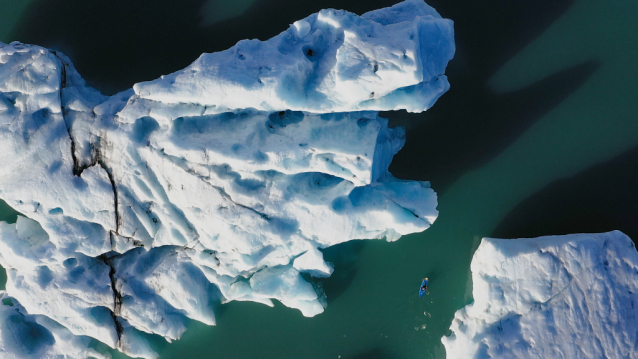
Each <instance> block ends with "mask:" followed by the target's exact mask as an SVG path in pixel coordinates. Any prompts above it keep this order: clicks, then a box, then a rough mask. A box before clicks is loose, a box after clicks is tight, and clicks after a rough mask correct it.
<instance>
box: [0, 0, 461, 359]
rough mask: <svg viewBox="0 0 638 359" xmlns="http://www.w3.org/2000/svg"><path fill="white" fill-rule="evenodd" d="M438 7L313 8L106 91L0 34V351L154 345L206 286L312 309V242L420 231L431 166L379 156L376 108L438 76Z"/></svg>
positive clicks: (406, 103)
mask: <svg viewBox="0 0 638 359" xmlns="http://www.w3.org/2000/svg"><path fill="white" fill-rule="evenodd" d="M453 55H454V39H453V24H452V22H451V21H450V20H446V19H442V18H441V16H439V14H438V13H437V12H436V11H435V10H434V9H432V8H431V7H429V6H428V5H426V4H425V3H424V2H422V1H420V0H408V1H405V2H402V3H399V4H397V5H395V6H393V7H391V8H386V9H381V10H376V11H372V12H369V13H366V14H364V15H362V16H357V15H355V14H352V13H349V12H346V11H340V10H322V11H320V12H319V13H317V14H314V15H311V16H309V17H307V18H305V19H303V20H299V21H297V22H295V23H294V24H292V25H291V26H290V28H289V29H288V30H286V31H284V32H283V33H281V34H280V35H278V36H276V37H274V38H272V39H270V40H268V41H263V42H262V41H259V40H243V41H240V42H239V43H237V45H235V46H234V47H232V48H231V49H229V50H226V51H222V52H219V53H213V54H203V55H202V56H201V57H200V58H199V59H197V60H196V61H195V62H193V64H191V65H190V66H188V67H187V68H185V69H183V70H181V71H178V72H175V73H173V74H170V75H166V76H162V77H161V78H159V79H157V80H154V81H150V82H145V83H139V84H136V85H135V86H134V87H133V89H131V90H128V91H125V92H122V93H119V94H116V95H114V96H111V97H107V96H103V95H102V94H100V93H99V92H98V91H96V90H94V89H92V88H90V87H88V86H86V84H85V82H84V80H83V79H82V78H81V77H80V75H79V74H78V73H77V71H76V70H75V68H74V67H73V65H72V63H71V61H70V60H69V59H68V58H67V57H65V56H64V55H63V54H61V53H59V52H56V51H52V50H47V49H44V48H41V47H38V46H32V45H24V44H21V43H19V42H14V43H11V44H8V45H7V44H2V43H0V168H1V169H2V171H1V172H0V198H2V199H3V200H5V201H7V202H8V203H9V205H11V206H12V207H13V208H15V209H16V210H18V211H20V212H21V213H23V214H24V215H25V216H26V217H22V216H21V217H19V218H18V221H17V222H16V223H15V224H7V223H0V264H2V266H3V267H4V268H6V270H7V276H8V280H7V286H6V293H3V294H2V295H3V297H2V298H4V302H5V305H3V306H0V316H2V318H5V319H3V320H1V321H0V356H2V357H3V358H4V357H10V358H11V357H16V358H22V357H34V358H36V357H37V358H39V357H55V356H56V355H58V354H68V355H69V356H70V357H79V358H85V357H88V356H93V357H100V355H99V354H98V353H95V352H94V351H93V350H92V349H90V346H89V342H90V338H95V339H97V340H99V341H101V342H103V343H105V344H107V345H109V346H110V347H113V348H118V349H119V350H121V351H123V352H124V353H127V354H129V355H131V356H138V357H147V358H153V357H156V356H157V355H156V354H155V353H154V352H153V351H152V350H151V349H150V347H149V345H148V342H147V341H146V340H144V339H143V336H141V335H140V332H146V333H152V334H158V335H161V336H163V337H164V338H166V339H167V340H169V341H170V340H173V339H177V338H179V337H180V336H181V335H182V333H183V332H184V331H185V330H186V326H185V318H186V317H188V318H191V319H194V320H197V321H200V322H203V323H206V324H209V325H213V324H215V315H214V313H213V304H215V303H220V302H221V303H225V302H229V301H233V300H241V301H255V302H260V303H264V304H266V305H271V306H272V305H273V304H272V300H273V299H276V300H278V301H280V302H281V303H283V304H284V305H286V306H288V307H291V308H296V309H299V310H300V311H301V313H302V314H303V315H304V316H314V315H317V314H319V313H321V312H322V311H323V310H324V306H323V305H322V303H323V302H324V301H323V293H321V291H320V290H318V289H316V288H315V287H313V285H312V284H311V283H309V282H307V281H306V279H305V278H307V277H308V276H315V277H322V276H329V275H330V274H331V273H332V270H333V268H332V266H331V265H330V264H329V263H326V262H325V261H324V259H323V255H322V252H321V251H320V250H319V249H321V248H326V247H328V246H331V245H334V244H337V243H341V242H345V241H348V240H352V239H366V238H378V239H381V238H385V239H387V240H389V241H392V240H396V239H398V238H399V237H400V236H401V235H404V234H409V233H415V232H420V231H423V230H425V229H426V228H428V227H429V226H430V225H431V224H432V223H433V221H434V220H435V219H436V218H437V215H438V212H437V210H436V206H437V200H436V194H435V192H434V191H433V190H432V189H431V188H430V185H429V182H417V181H403V180H399V179H396V178H394V177H393V176H392V175H391V174H390V173H389V172H388V166H389V165H390V162H391V160H392V157H393V156H394V154H396V153H397V152H398V151H399V150H400V149H401V147H402V146H403V144H404V141H405V133H404V131H403V129H401V128H394V129H392V128H389V127H388V121H387V120H385V119H383V118H380V117H379V116H378V114H377V112H375V111H379V110H397V109H406V110H408V111H412V112H420V111H424V110H426V109H428V108H429V107H431V106H432V105H433V103H434V102H435V101H436V99H437V98H438V97H439V96H441V95H442V94H443V93H444V92H445V91H447V89H448V88H449V84H448V82H447V79H446V77H445V75H443V73H444V71H445V67H446V66H447V63H448V61H449V60H450V59H451V58H452V56H453Z"/></svg>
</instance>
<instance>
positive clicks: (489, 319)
mask: <svg viewBox="0 0 638 359" xmlns="http://www.w3.org/2000/svg"><path fill="white" fill-rule="evenodd" d="M471 269H472V282H473V286H474V288H473V292H472V294H473V296H474V302H473V303H472V304H470V305H467V306H466V307H464V308H462V309H460V310H459V311H457V312H456V315H455V317H454V320H453V322H452V326H451V328H450V329H451V331H452V334H451V335H450V336H449V337H443V338H442V342H443V345H444V346H445V349H446V352H447V357H448V358H452V359H456V358H592V359H593V358H634V357H635V353H636V352H637V349H638V332H637V331H636V328H637V327H638V308H637V307H636V306H637V305H638V252H636V248H635V246H634V243H633V242H632V241H631V239H630V238H629V237H627V236H626V235H624V234H623V233H621V232H619V231H614V232H609V233H601V234H572V235H565V236H547V237H539V238H530V239H513V240H507V239H492V238H483V240H482V242H481V244H480V245H479V248H478V249H477V251H476V253H475V254H474V257H473V259H472V265H471Z"/></svg>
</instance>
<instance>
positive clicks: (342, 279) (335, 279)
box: [317, 240, 366, 304]
mask: <svg viewBox="0 0 638 359" xmlns="http://www.w3.org/2000/svg"><path fill="white" fill-rule="evenodd" d="M365 245H366V242H365V241H362V240H357V241H349V242H345V243H341V244H337V245H335V246H332V247H328V248H325V249H322V250H321V251H322V252H323V258H324V260H325V261H326V262H329V263H331V264H332V266H333V268H334V272H333V273H332V275H331V276H330V277H328V278H321V279H318V280H317V281H318V282H319V283H321V285H322V286H323V290H324V293H325V294H326V297H327V301H328V304H330V303H332V302H333V301H334V300H335V299H337V298H338V297H339V296H340V295H341V294H342V293H343V292H344V291H346V290H347V289H348V287H349V286H350V283H351V282H352V280H353V279H354V277H355V275H356V274H357V266H356V264H357V263H356V261H357V255H358V254H359V253H361V251H362V250H363V248H364V247H365Z"/></svg>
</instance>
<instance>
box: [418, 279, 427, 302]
mask: <svg viewBox="0 0 638 359" xmlns="http://www.w3.org/2000/svg"><path fill="white" fill-rule="evenodd" d="M427 284H428V280H427V279H424V280H423V282H422V283H421V286H420V287H419V298H421V297H423V296H424V295H425V293H426V292H427V291H428V290H427V289H423V285H425V286H427Z"/></svg>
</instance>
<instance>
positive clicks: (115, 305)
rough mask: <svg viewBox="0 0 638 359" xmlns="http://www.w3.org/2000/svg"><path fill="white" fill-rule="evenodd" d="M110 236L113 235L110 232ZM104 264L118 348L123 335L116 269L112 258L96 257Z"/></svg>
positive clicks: (120, 295) (120, 298)
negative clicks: (107, 267) (109, 281)
mask: <svg viewBox="0 0 638 359" xmlns="http://www.w3.org/2000/svg"><path fill="white" fill-rule="evenodd" d="M111 236H113V233H112V232H111ZM98 258H99V259H100V260H102V262H104V264H106V265H107V266H109V278H110V280H111V290H112V291H113V309H109V312H110V314H111V318H113V323H114V324H115V332H116V333H117V347H118V348H119V347H120V346H121V343H122V336H123V335H124V326H123V325H122V323H121V322H120V319H119V316H120V314H121V313H122V294H121V293H120V292H119V290H118V289H117V281H116V279H115V272H116V269H115V267H114V266H113V263H112V260H113V258H114V257H107V255H106V254H102V255H100V256H98Z"/></svg>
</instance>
